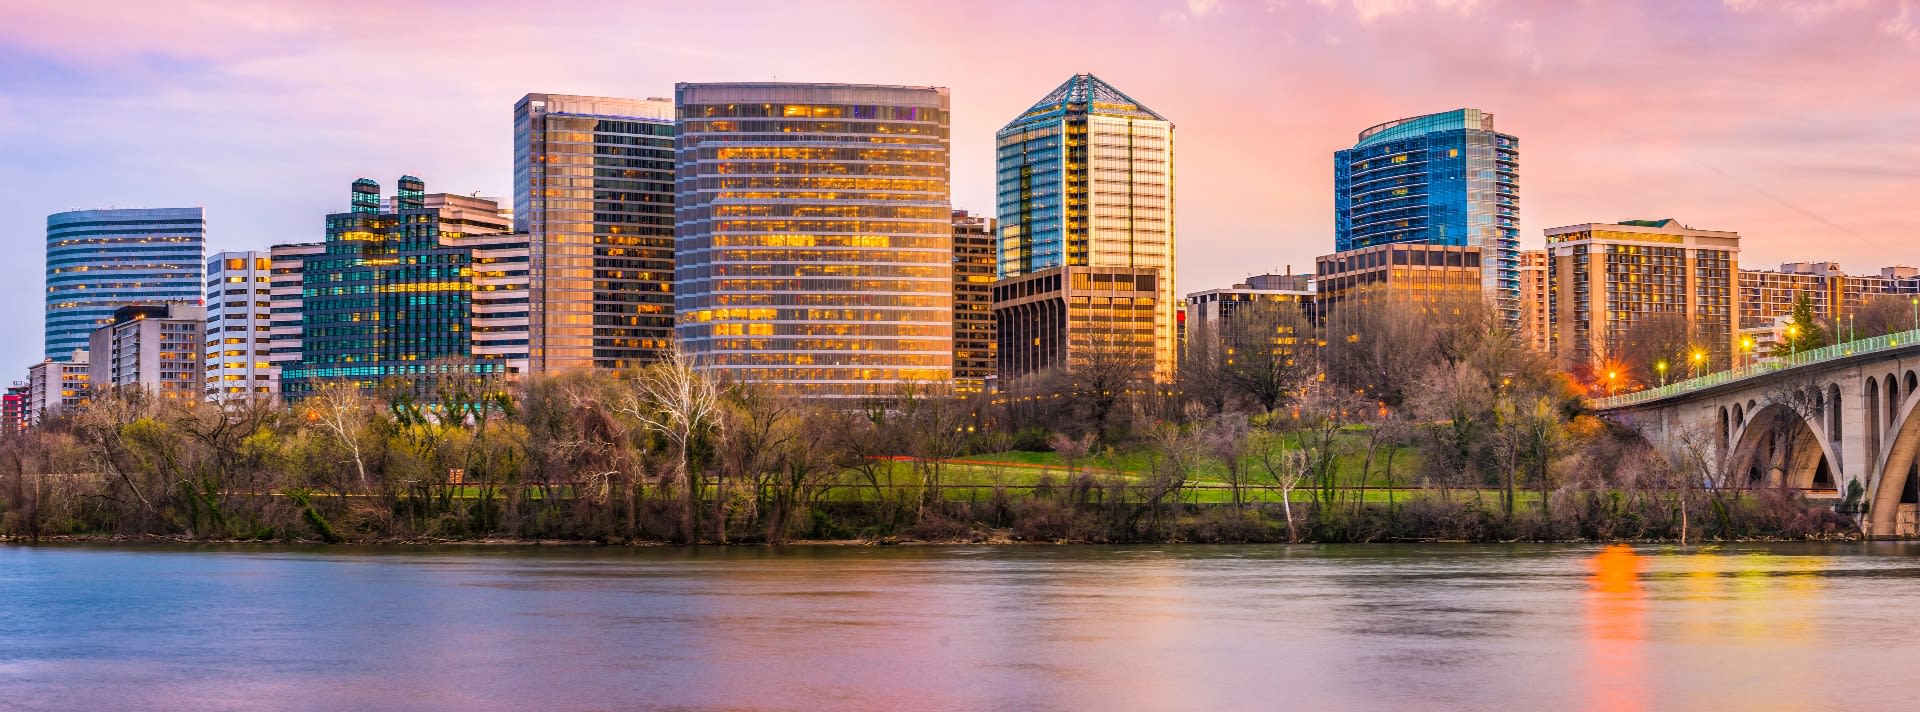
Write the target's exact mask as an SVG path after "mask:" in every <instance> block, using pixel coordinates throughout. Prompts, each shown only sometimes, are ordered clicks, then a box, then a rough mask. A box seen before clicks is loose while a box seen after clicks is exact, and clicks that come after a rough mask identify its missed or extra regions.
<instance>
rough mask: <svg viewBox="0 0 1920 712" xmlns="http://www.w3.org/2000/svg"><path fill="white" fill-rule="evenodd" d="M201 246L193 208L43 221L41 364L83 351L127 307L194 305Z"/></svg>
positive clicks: (201, 219)
mask: <svg viewBox="0 0 1920 712" xmlns="http://www.w3.org/2000/svg"><path fill="white" fill-rule="evenodd" d="M206 241H207V219H206V214H205V212H204V211H202V210H201V209H200V208H153V209H129V210H75V211H72V212H66V213H54V214H52V215H48V216H47V318H46V356H47V358H57V359H64V358H67V357H68V356H69V355H71V354H72V353H73V351H74V350H75V349H84V348H86V347H87V337H88V336H89V335H91V334H92V333H93V330H94V329H97V328H99V327H101V326H104V325H106V324H109V323H112V322H113V312H114V310H116V309H119V308H120V307H123V306H128V305H133V304H159V303H163V302H194V303H198V302H199V301H200V299H201V297H202V290H203V289H205V287H204V286H202V285H201V284H200V280H201V279H202V276H201V275H202V272H201V270H202V269H203V266H202V262H201V260H202V259H203V258H204V256H205V255H204V251H205V249H206Z"/></svg>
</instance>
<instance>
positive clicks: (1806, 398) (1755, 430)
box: [1728, 388, 1840, 490]
mask: <svg viewBox="0 0 1920 712" xmlns="http://www.w3.org/2000/svg"><path fill="white" fill-rule="evenodd" d="M1820 390H1821V389H1812V388H1810V389H1806V390H1802V391H1800V392H1799V393H1797V394H1796V398H1797V399H1798V400H1799V401H1800V406H1799V407H1796V406H1795V405H1792V404H1788V403H1766V404H1763V405H1761V406H1760V407H1759V409H1758V410H1755V411H1751V412H1749V413H1748V414H1747V418H1748V420H1747V422H1746V423H1745V424H1744V425H1743V426H1742V427H1741V428H1739V429H1738V432H1739V435H1738V436H1737V437H1736V439H1735V440H1734V443H1735V445H1734V448H1733V450H1732V451H1730V455H1731V457H1730V458H1728V465H1729V466H1730V467H1731V468H1732V469H1731V473H1730V474H1732V475H1733V476H1734V477H1735V478H1738V479H1740V480H1742V481H1743V482H1744V484H1745V485H1747V486H1753V487H1787V488H1792V489H1799V490H1809V489H1835V488H1837V487H1838V485H1837V483H1838V482H1839V475H1838V473H1839V472H1840V460H1839V458H1837V457H1835V456H1834V452H1835V450H1834V447H1833V443H1832V442H1831V441H1829V440H1828V438H1827V437H1826V433H1825V432H1823V431H1824V430H1825V428H1824V427H1823V426H1825V425H1826V424H1827V423H1826V422H1825V421H1826V419H1827V417H1828V414H1829V413H1832V412H1836V411H1838V410H1839V409H1838V408H1827V407H1821V405H1822V401H1825V400H1827V399H1825V398H1823V397H1822V394H1821V393H1820Z"/></svg>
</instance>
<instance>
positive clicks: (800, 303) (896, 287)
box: [674, 83, 954, 398]
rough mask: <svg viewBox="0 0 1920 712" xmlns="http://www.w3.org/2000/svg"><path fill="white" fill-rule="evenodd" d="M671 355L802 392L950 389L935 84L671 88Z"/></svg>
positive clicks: (940, 100) (945, 231)
mask: <svg viewBox="0 0 1920 712" xmlns="http://www.w3.org/2000/svg"><path fill="white" fill-rule="evenodd" d="M675 103H676V105H677V111H678V112H679V119H680V122H679V125H678V139H677V140H678V144H677V145H678V150H677V154H676V155H677V161H676V163H677V175H676V197H675V230H676V245H677V253H676V259H677V264H676V266H675V275H676V282H677V284H678V290H679V291H678V292H677V293H676V294H675V295H674V303H675V310H676V312H677V315H676V316H677V319H678V328H677V333H678V335H679V337H680V346H681V348H682V349H683V350H684V351H685V352H686V353H687V354H688V355H689V356H691V357H693V359H694V360H695V362H696V364H698V366H699V367H700V368H702V369H705V370H708V371H710V372H713V373H717V374H720V375H722V376H724V377H726V378H729V379H732V380H735V381H740V382H751V383H760V384H764V385H767V386H770V387H771V388H773V389H774V390H775V391H778V392H784V393H788V394H792V395H799V396H807V397H830V398H859V397H875V396H877V397H885V396H891V395H893V394H895V393H897V392H898V391H899V390H900V388H901V387H902V386H903V385H905V384H908V383H916V384H921V385H938V386H940V387H946V386H947V385H948V384H949V383H951V381H952V379H953V351H954V348H953V285H952V280H953V265H952V261H953V235H952V232H953V224H952V208H951V204H950V200H949V197H948V196H949V192H948V190H949V187H948V175H949V161H948V151H949V127H948V97H947V90H946V89H944V88H937V87H902V86H877V85H850V84H777V83H741V84H680V85H677V86H676V88H675Z"/></svg>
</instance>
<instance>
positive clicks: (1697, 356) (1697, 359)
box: [1693, 349, 1707, 378]
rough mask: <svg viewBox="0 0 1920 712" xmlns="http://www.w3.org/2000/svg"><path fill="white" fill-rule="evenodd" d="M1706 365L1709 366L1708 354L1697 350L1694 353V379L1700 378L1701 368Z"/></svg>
mask: <svg viewBox="0 0 1920 712" xmlns="http://www.w3.org/2000/svg"><path fill="white" fill-rule="evenodd" d="M1705 365H1707V352H1705V351H1700V350H1697V349H1696V350H1695V351H1694V352H1693V377H1694V378H1699V377H1700V368H1701V367H1702V366H1705Z"/></svg>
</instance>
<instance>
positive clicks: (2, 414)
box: [0, 381, 33, 435]
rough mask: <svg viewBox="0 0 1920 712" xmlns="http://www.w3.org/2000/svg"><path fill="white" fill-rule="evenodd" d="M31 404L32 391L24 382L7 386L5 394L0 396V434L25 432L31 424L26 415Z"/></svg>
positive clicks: (15, 382)
mask: <svg viewBox="0 0 1920 712" xmlns="http://www.w3.org/2000/svg"><path fill="white" fill-rule="evenodd" d="M32 402H33V391H32V390H31V389H30V388H29V387H28V386H27V382H26V381H14V382H13V385H10V386H7V392H6V394H5V395H4V396H0V434H5V435H19V434H20V433H22V432H25V431H26V429H27V425H28V424H29V423H30V422H32V421H31V420H30V419H29V418H28V417H27V413H28V412H29V411H28V408H29V407H30V406H29V404H31V403H32Z"/></svg>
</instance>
